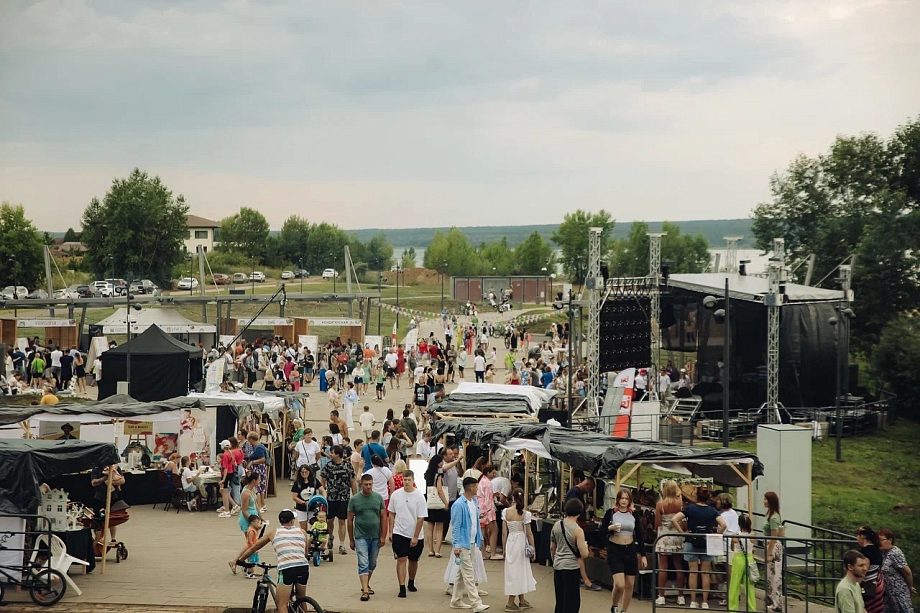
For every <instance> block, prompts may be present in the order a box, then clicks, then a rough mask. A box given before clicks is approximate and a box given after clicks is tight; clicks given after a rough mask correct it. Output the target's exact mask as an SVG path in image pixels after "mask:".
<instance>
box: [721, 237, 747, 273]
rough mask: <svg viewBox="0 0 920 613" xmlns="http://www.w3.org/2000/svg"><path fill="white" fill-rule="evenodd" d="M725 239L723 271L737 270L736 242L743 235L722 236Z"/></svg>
mask: <svg viewBox="0 0 920 613" xmlns="http://www.w3.org/2000/svg"><path fill="white" fill-rule="evenodd" d="M722 238H724V239H725V268H724V271H725V272H738V243H739V242H740V241H741V239H742V238H744V237H743V236H723V237H722Z"/></svg>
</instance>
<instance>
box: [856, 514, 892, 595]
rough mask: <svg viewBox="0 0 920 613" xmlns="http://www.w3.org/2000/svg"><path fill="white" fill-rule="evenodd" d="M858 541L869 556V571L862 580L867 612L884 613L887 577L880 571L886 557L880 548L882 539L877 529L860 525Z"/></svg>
mask: <svg viewBox="0 0 920 613" xmlns="http://www.w3.org/2000/svg"><path fill="white" fill-rule="evenodd" d="M856 542H858V543H859V547H860V549H859V553H861V554H863V555H864V556H866V557H867V558H869V572H868V573H866V576H865V578H863V580H862V593H863V604H865V605H866V613H882V612H883V611H884V610H885V579H884V576H883V575H882V573H881V572H880V571H881V570H882V563H883V562H884V560H885V558H884V556H883V555H882V550H881V549H880V548H879V545H880V544H881V540H880V539H879V537H878V533H877V532H876V531H875V530H873V529H872V528H870V527H869V526H860V527H859V530H857V531H856Z"/></svg>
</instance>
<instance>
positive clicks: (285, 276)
mask: <svg viewBox="0 0 920 613" xmlns="http://www.w3.org/2000/svg"><path fill="white" fill-rule="evenodd" d="M281 278H282V279H293V278H294V271H293V270H285V271H284V272H282V273H281Z"/></svg>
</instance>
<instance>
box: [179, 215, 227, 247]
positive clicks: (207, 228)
mask: <svg viewBox="0 0 920 613" xmlns="http://www.w3.org/2000/svg"><path fill="white" fill-rule="evenodd" d="M185 219H186V225H188V238H186V239H185V248H186V249H188V251H189V253H198V247H199V245H200V246H201V247H203V248H204V250H205V252H208V251H213V250H214V245H215V244H216V243H217V241H216V240H215V238H214V235H215V233H216V232H217V228H219V227H220V224H219V223H218V222H216V221H211V220H210V219H205V218H204V217H198V216H197V215H186V216H185Z"/></svg>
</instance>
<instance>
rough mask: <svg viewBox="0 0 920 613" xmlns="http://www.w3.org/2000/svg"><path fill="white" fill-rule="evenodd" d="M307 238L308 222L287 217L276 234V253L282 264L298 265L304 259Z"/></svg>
mask: <svg viewBox="0 0 920 613" xmlns="http://www.w3.org/2000/svg"><path fill="white" fill-rule="evenodd" d="M309 238H310V222H308V221H307V220H306V219H304V218H303V217H299V216H297V215H291V216H290V217H288V218H287V219H286V220H285V221H284V225H282V226H281V231H280V232H279V233H278V252H279V254H280V256H281V258H282V259H283V260H284V262H289V263H291V264H298V265H299V263H300V259H301V258H305V257H306V254H307V241H308V240H309Z"/></svg>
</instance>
